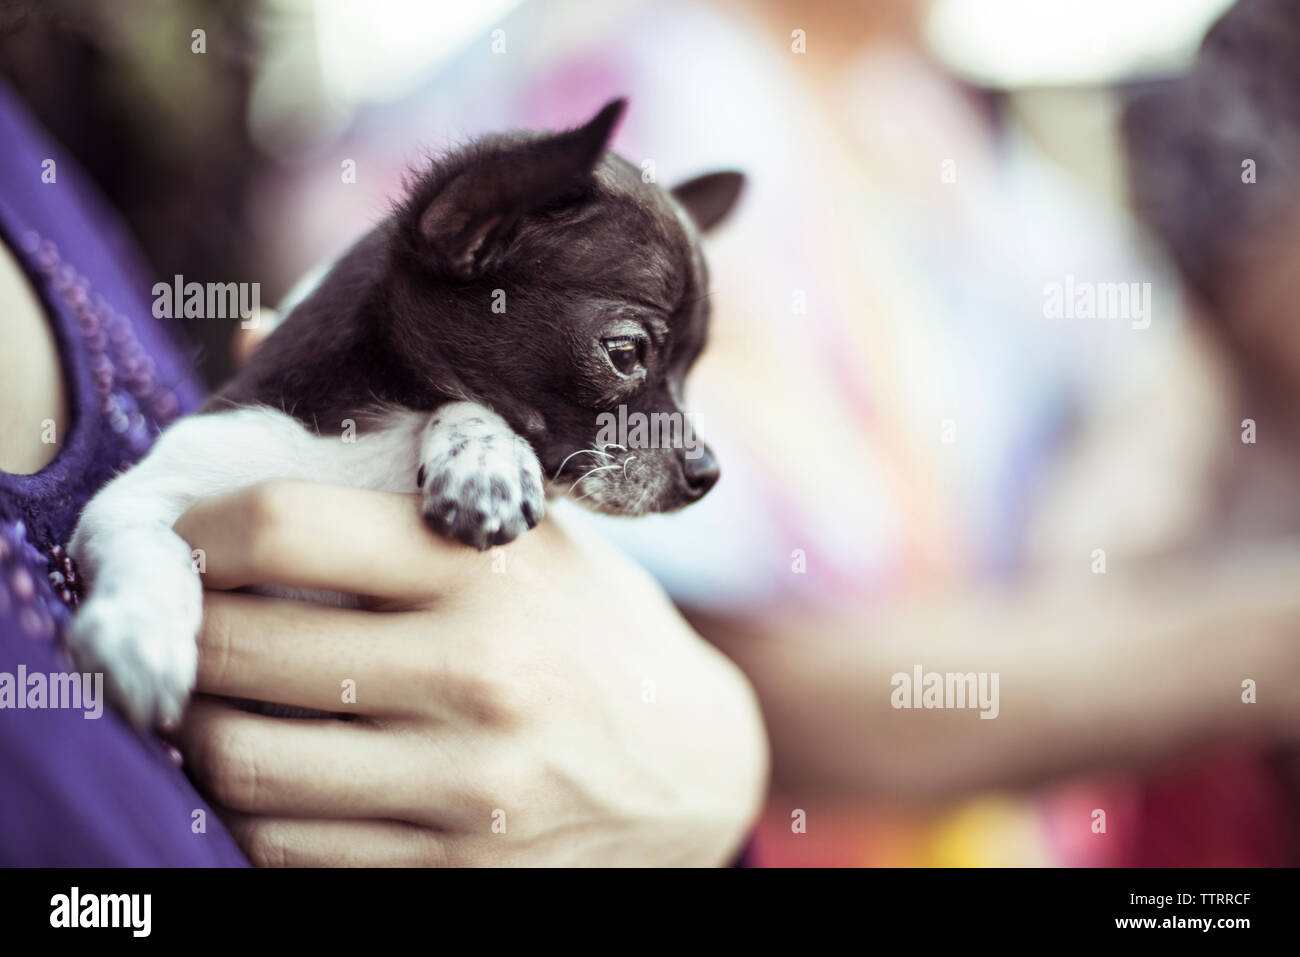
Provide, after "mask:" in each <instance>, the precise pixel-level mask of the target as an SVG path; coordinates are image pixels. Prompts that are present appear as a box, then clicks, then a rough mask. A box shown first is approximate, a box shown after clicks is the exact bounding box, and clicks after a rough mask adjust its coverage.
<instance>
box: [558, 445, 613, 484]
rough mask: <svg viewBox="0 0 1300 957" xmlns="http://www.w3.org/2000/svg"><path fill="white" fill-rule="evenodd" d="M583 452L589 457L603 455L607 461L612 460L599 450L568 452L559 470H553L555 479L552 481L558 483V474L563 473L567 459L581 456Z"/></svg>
mask: <svg viewBox="0 0 1300 957" xmlns="http://www.w3.org/2000/svg"><path fill="white" fill-rule="evenodd" d="M584 452H587V453H589V454H591V455H603V456H605V458H607V459H612V458H613V457H614V456H612V455H610V454H609V453H608V452H605V451H602V450H601V449H578V451H576V452H570V453H569V454H568V455H566V456H565V457H564V461H563V462H561V463H560V466H559V468H557V469H556V470H555V478H554V479H553V481H556V482H558V481H559V480H560V473H561V472H563V471H564V467H565V466H566V465H568V464H569V459H571V458H573V457H574V456H575V455H582V454H583V453H584Z"/></svg>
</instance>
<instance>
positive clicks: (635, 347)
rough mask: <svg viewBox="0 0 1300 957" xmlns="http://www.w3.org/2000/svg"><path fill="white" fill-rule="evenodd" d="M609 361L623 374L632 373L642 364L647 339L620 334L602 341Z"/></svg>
mask: <svg viewBox="0 0 1300 957" xmlns="http://www.w3.org/2000/svg"><path fill="white" fill-rule="evenodd" d="M602 345H604V347H605V352H606V354H607V355H608V356H609V361H610V362H611V363H613V365H614V368H615V369H617V370H618V371H619V372H620V373H622V374H623V375H631V374H632V373H633V372H635V371H636V369H637V366H639V365H640V364H641V360H642V354H643V353H644V351H645V340H644V339H641V338H638V337H636V336H618V337H616V338H614V339H605V340H604V341H603V343H602Z"/></svg>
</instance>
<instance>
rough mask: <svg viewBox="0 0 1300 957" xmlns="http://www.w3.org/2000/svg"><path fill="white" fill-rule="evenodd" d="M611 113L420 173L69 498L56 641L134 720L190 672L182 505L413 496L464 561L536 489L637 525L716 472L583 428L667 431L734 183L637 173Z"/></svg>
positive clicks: (197, 612) (158, 719)
mask: <svg viewBox="0 0 1300 957" xmlns="http://www.w3.org/2000/svg"><path fill="white" fill-rule="evenodd" d="M623 108H624V102H623V101H621V100H618V101H615V102H612V103H610V104H609V105H607V106H606V107H605V108H604V109H602V110H601V111H600V112H599V113H598V114H597V115H596V116H595V117H594V118H593V119H592V120H591V121H590V122H588V123H587V124H585V125H584V126H582V127H580V128H578V129H575V130H571V131H568V132H564V133H558V134H532V133H517V134H511V135H503V136H493V137H488V138H485V139H482V140H480V141H478V142H475V143H473V144H471V145H469V146H467V147H465V148H463V149H460V150H458V151H456V152H453V153H451V154H450V155H448V156H446V157H444V158H442V159H441V160H440V161H438V162H437V163H435V164H434V165H433V167H432V168H431V169H430V170H428V171H427V172H426V173H424V174H423V175H422V176H420V177H419V178H418V180H417V181H416V182H415V183H414V186H413V188H412V189H411V190H410V195H409V196H408V197H407V199H406V201H405V202H404V203H402V204H401V205H400V206H399V207H398V208H396V209H395V211H394V212H393V213H392V214H391V215H390V216H389V217H388V218H387V219H386V220H384V221H383V222H381V223H380V224H379V225H378V226H377V227H375V229H373V230H372V231H371V232H370V233H368V234H367V235H366V236H364V237H363V238H362V239H361V240H360V241H359V242H357V243H356V245H355V246H353V247H352V249H351V250H350V251H349V252H347V253H346V254H345V255H344V256H343V257H342V258H341V259H340V260H339V261H338V262H337V263H336V264H335V265H334V266H333V267H332V269H331V270H330V271H329V272H328V274H327V275H326V276H325V278H324V279H323V280H322V281H321V283H320V284H319V285H318V286H317V287H316V289H315V290H314V291H313V292H312V293H311V294H310V295H309V296H308V297H307V298H306V299H305V300H303V301H302V302H301V303H300V304H299V305H298V306H297V307H295V308H294V309H293V310H292V311H291V312H290V314H289V315H288V316H287V317H286V319H285V320H284V322H283V323H282V324H281V325H280V326H279V327H277V328H276V330H275V331H274V332H273V333H272V335H271V336H270V337H269V338H268V339H267V341H266V342H265V343H263V344H262V346H261V347H260V348H259V350H258V351H257V352H256V353H255V354H254V356H253V357H252V359H251V360H250V361H249V362H248V363H247V364H246V365H245V366H244V368H243V369H242V370H241V371H240V373H239V374H238V375H237V376H236V377H235V378H234V380H232V381H231V382H230V383H228V384H227V385H226V386H225V387H224V388H222V389H221V390H220V391H219V392H218V393H217V394H216V395H215V396H214V397H213V398H212V399H211V400H210V401H209V402H208V404H207V405H206V406H205V408H204V410H203V412H202V413H201V414H199V415H195V416H191V417H189V418H186V419H182V420H180V421H179V422H177V423H175V424H174V425H173V426H171V427H170V428H169V429H168V430H166V431H165V432H164V433H163V434H162V436H161V437H160V438H159V440H158V441H157V443H156V444H155V445H154V448H153V449H152V451H151V452H150V453H149V455H148V456H147V457H146V458H145V459H144V460H143V461H142V462H140V463H139V464H138V465H136V466H135V467H134V468H132V469H131V470H130V471H128V472H126V473H124V474H123V475H121V476H119V477H117V478H116V479H114V480H113V481H112V482H110V483H109V484H108V485H106V486H105V487H104V488H103V489H102V490H101V491H100V492H99V493H98V494H97V495H96V496H95V497H94V499H92V500H91V502H90V503H89V504H88V505H87V506H86V508H85V510H84V512H83V513H82V516H81V519H80V522H79V524H78V526H77V529H76V532H75V533H74V535H73V538H72V541H71V543H70V546H69V550H70V552H71V554H72V556H73V557H74V558H75V559H76V561H77V563H78V565H79V566H80V568H81V570H82V573H83V576H84V577H85V579H86V580H87V581H88V582H89V583H90V587H91V590H90V594H89V597H88V599H87V600H86V601H85V602H84V603H83V605H82V607H81V609H80V612H79V613H78V615H77V617H76V618H75V619H74V621H73V624H72V626H71V629H70V632H69V646H70V648H71V650H72V652H73V654H74V656H76V657H77V659H78V660H79V661H80V663H81V665H82V667H84V668H88V669H89V670H92V671H103V672H104V673H105V676H106V685H107V687H108V688H109V691H110V693H111V696H112V697H113V699H114V700H115V701H116V702H117V703H118V704H119V706H120V707H121V708H122V709H123V710H124V711H125V713H126V714H127V715H128V717H129V718H130V719H131V720H132V721H133V722H134V723H135V724H136V725H137V726H146V725H148V724H151V723H159V724H167V723H171V722H174V721H175V720H177V719H178V718H179V717H180V715H181V712H182V709H183V707H184V704H185V701H186V699H187V697H188V695H189V692H190V689H191V687H192V685H193V682H194V678H195V671H196V667H197V657H198V654H197V647H196V643H195V638H196V636H197V633H198V630H199V626H200V623H201V617H202V611H203V596H202V584H201V582H200V579H199V575H198V574H197V573H196V572H195V571H194V570H193V567H192V558H191V552H190V546H189V545H188V544H186V543H185V542H184V541H183V540H181V538H180V537H179V536H177V535H176V534H175V533H174V532H173V531H172V530H171V528H172V525H173V523H174V522H175V521H176V519H177V518H178V517H179V516H180V515H181V513H182V512H184V511H185V509H186V508H188V507H189V506H190V505H191V504H193V503H194V502H195V501H197V500H199V499H201V498H205V497H208V496H212V495H219V494H222V493H225V492H229V491H232V490H234V489H237V488H240V487H243V486H246V485H250V484H253V483H256V482H262V481H266V480H270V479H306V480H312V481H320V482H330V483H336V484H344V485H351V486H356V487H359V488H367V489H377V490H386V491H393V492H418V493H419V494H420V495H421V501H422V509H423V514H424V518H425V520H426V521H427V522H428V524H429V525H430V526H431V527H432V528H433V529H435V530H436V531H437V532H438V533H440V534H442V535H444V536H446V537H448V538H451V539H453V540H455V541H458V542H463V543H465V544H467V545H471V546H473V547H475V548H480V549H482V548H487V547H489V546H492V545H500V544H504V543H506V542H510V541H512V540H513V539H515V538H516V537H518V536H519V535H520V534H522V533H523V532H524V531H525V530H527V529H529V528H532V527H533V526H534V525H536V524H537V522H538V521H539V520H540V519H541V518H542V516H543V514H544V512H545V510H546V498H547V496H548V495H557V494H570V493H571V494H572V495H573V497H574V498H575V499H579V500H581V501H582V503H583V504H584V505H587V506H589V507H592V508H595V509H597V510H599V511H603V512H609V513H616V514H625V515H636V514H642V513H645V512H652V511H670V510H673V509H677V508H680V507H682V506H684V505H687V504H689V503H691V502H694V501H695V500H697V499H699V498H700V497H701V496H703V495H704V494H705V493H706V492H707V491H708V490H709V489H710V488H711V487H712V486H713V484H714V483H715V482H716V481H717V478H718V466H717V464H716V463H715V461H714V459H713V456H712V454H711V452H709V450H708V447H707V446H704V445H702V444H698V443H692V442H690V441H689V438H688V439H687V440H685V441H679V442H676V443H673V445H674V446H675V447H671V446H665V445H664V444H663V443H653V444H652V443H638V442H635V441H613V442H611V441H609V434H608V432H607V430H602V428H601V424H602V423H608V422H609V421H610V418H609V417H610V416H613V415H615V414H620V415H622V416H624V418H623V419H622V421H626V417H628V416H630V415H633V414H636V413H639V414H640V415H641V416H643V417H650V418H652V419H653V417H655V416H663V415H665V414H668V415H675V416H677V417H679V419H680V418H682V417H684V414H683V411H682V408H681V401H682V381H683V378H684V377H685V375H686V372H687V370H688V369H689V368H690V367H691V364H692V363H693V362H694V361H695V358H696V356H698V355H699V353H700V350H701V349H702V348H703V346H704V341H705V333H706V328H707V325H708V312H709V309H708V301H707V299H706V295H705V293H706V283H707V277H706V271H705V265H704V259H703V257H702V255H701V253H700V247H699V233H700V232H701V231H703V230H706V229H708V228H709V227H711V226H712V225H714V224H715V223H716V222H718V221H719V220H720V219H721V218H722V217H723V216H725V215H726V213H727V212H728V211H729V210H730V208H731V207H732V205H733V204H734V202H735V200H736V198H737V196H738V194H739V192H740V189H741V186H742V182H743V179H742V177H741V175H740V174H738V173H714V174H710V175H707V176H702V177H699V178H697V179H694V180H691V181H689V182H687V183H684V184H683V185H681V186H679V187H677V188H676V189H674V190H672V191H671V192H667V191H665V190H663V189H661V188H659V187H658V186H656V185H654V184H653V183H647V182H645V181H644V179H643V177H642V175H641V171H640V170H639V169H638V168H636V167H634V166H633V165H632V164H630V163H628V162H627V161H625V160H623V159H621V158H619V157H618V156H616V155H614V154H612V153H609V152H607V151H606V143H607V141H608V139H609V136H610V132H611V130H612V129H613V127H614V124H615V123H616V122H617V120H618V118H619V116H620V115H621V114H622V111H623ZM349 431H352V432H353V433H354V434H353V435H351V436H349V438H350V439H351V440H350V441H344V436H345V434H347V433H349ZM679 435H680V433H679ZM277 593H279V594H286V593H287V592H285V591H284V590H279V591H278V592H277ZM316 597H319V596H316ZM335 597H336V598H337V599H338V601H339V603H346V601H347V599H346V598H345V597H343V596H335Z"/></svg>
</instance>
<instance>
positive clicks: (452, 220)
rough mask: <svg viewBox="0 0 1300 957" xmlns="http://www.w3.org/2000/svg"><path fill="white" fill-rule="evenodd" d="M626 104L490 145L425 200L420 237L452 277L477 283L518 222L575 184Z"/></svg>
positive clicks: (596, 155)
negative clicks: (558, 128)
mask: <svg viewBox="0 0 1300 957" xmlns="http://www.w3.org/2000/svg"><path fill="white" fill-rule="evenodd" d="M626 106H627V101H626V100H622V99H620V100H614V101H612V102H610V103H608V104H606V105H605V107H604V108H603V109H601V111H600V112H599V113H597V114H596V115H595V116H594V117H593V118H592V119H591V120H589V121H588V122H587V123H585V124H584V125H582V126H580V127H578V128H577V129H574V130H569V131H567V132H564V133H555V134H551V135H548V136H542V137H539V138H535V139H528V140H524V141H522V142H519V143H516V144H509V145H504V146H499V147H493V148H491V149H490V150H489V152H487V153H486V154H485V155H483V156H481V157H478V158H476V159H475V160H474V161H473V162H472V163H470V164H469V165H468V166H467V167H466V168H465V169H464V170H462V171H461V172H459V173H457V174H456V175H455V176H453V177H452V178H451V179H450V180H449V181H448V182H447V183H446V184H444V185H443V186H442V187H441V188H440V189H439V190H438V192H437V194H436V195H434V196H433V198H432V199H431V200H429V201H428V204H427V206H426V207H425V209H424V211H423V212H422V213H421V214H420V219H419V231H420V235H421V237H422V239H423V240H424V241H425V242H427V243H428V244H429V245H430V246H431V247H433V249H434V251H435V252H436V254H437V256H438V258H439V259H440V260H441V261H442V262H443V263H444V264H445V266H446V267H447V269H448V270H450V272H451V273H452V274H453V275H454V276H456V277H457V278H458V279H461V280H465V281H468V280H470V279H473V278H475V277H476V276H478V275H479V274H480V273H481V272H482V271H483V267H484V265H485V264H486V263H487V262H488V261H489V260H490V259H491V257H492V254H493V253H494V252H495V251H496V247H497V245H498V241H499V240H500V239H501V238H502V236H504V234H505V233H506V232H507V230H508V229H509V228H510V226H511V225H512V224H513V223H514V222H515V220H516V219H518V218H519V217H520V216H521V215H523V214H524V213H526V212H528V211H529V210H531V209H536V208H537V207H539V206H544V205H546V204H548V203H550V202H553V201H554V200H555V199H556V198H558V197H560V196H563V195H564V194H565V193H567V192H569V191H572V190H574V189H575V188H578V187H580V186H581V184H582V181H583V180H584V179H585V178H586V177H587V176H589V175H590V174H591V171H592V169H593V168H594V167H595V165H596V163H597V162H598V161H599V160H600V158H601V156H603V155H604V152H605V144H606V143H607V142H608V141H609V137H610V133H611V132H612V131H613V129H614V124H615V123H617V122H618V119H619V117H620V116H622V114H623V109H624V107H626Z"/></svg>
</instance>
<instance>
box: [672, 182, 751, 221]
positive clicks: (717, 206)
mask: <svg viewBox="0 0 1300 957" xmlns="http://www.w3.org/2000/svg"><path fill="white" fill-rule="evenodd" d="M744 187H745V174H744V173H737V172H735V171H734V170H727V171H725V172H720V173H705V174H704V175H703V176H696V177H695V178H694V179H688V180H687V181H686V182H684V183H679V184H678V185H677V186H674V187H673V189H672V194H673V198H674V199H676V200H677V202H679V203H681V204H682V205H683V206H685V207H686V211H687V212H688V213H690V214H691V219H693V220H695V225H697V226H699V227H700V232H707V231H708V230H710V229H712V228H713V227H714V226H716V225H718V223H720V222H722V220H724V219H725V218H726V217H727V214H728V213H730V212H731V210H732V207H734V206H735V205H736V200H737V199H739V198H740V191H741V190H742V189H744Z"/></svg>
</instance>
